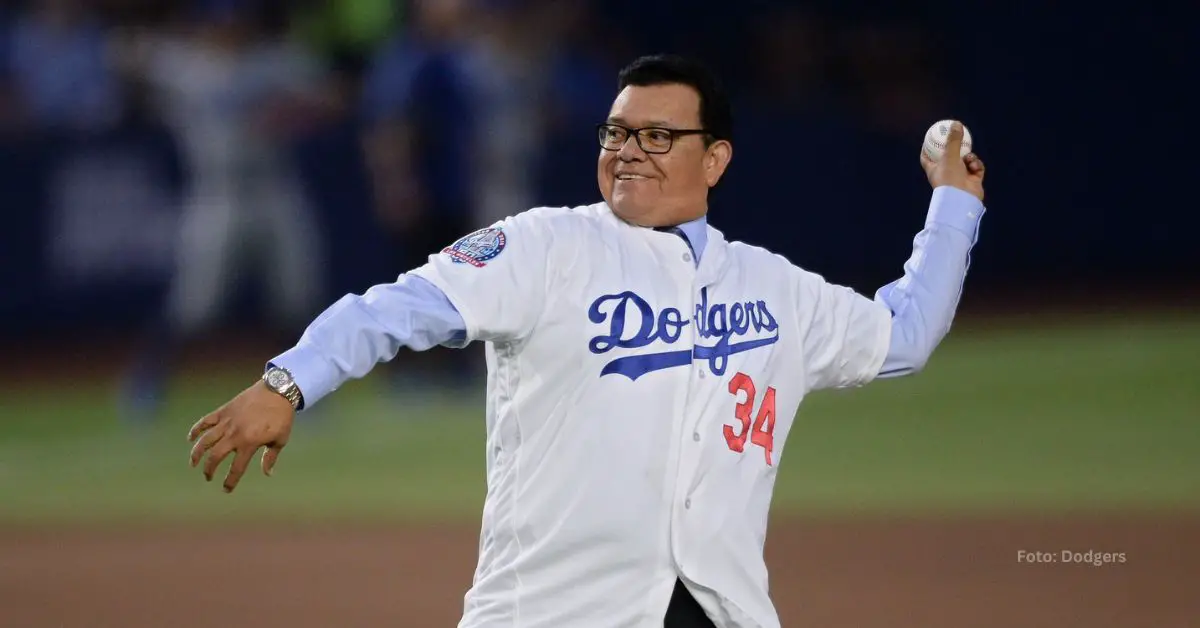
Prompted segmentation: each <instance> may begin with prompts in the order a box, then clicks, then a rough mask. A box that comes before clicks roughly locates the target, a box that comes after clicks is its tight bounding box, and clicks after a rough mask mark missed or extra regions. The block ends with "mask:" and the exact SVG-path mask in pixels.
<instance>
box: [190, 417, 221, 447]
mask: <svg viewBox="0 0 1200 628" xmlns="http://www.w3.org/2000/svg"><path fill="white" fill-rule="evenodd" d="M220 420H221V418H220V412H213V413H212V414H209V415H208V416H206V417H204V418H203V419H200V420H199V421H196V423H195V424H194V425H192V429H190V430H188V442H189V443H190V442H192V441H194V440H196V437H197V436H199V435H201V434H203V433H204V431H205V430H207V429H209V428H211V427H213V426H214V425H216V424H217V423H218V422H220Z"/></svg>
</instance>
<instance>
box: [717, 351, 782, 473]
mask: <svg viewBox="0 0 1200 628" xmlns="http://www.w3.org/2000/svg"><path fill="white" fill-rule="evenodd" d="M743 392H744V393H746V400H745V401H742V402H739V403H738V404H737V407H736V408H735V409H734V412H733V415H734V417H735V418H737V420H738V421H739V422H741V428H740V429H735V428H734V426H732V425H726V426H725V430H724V431H725V442H726V443H728V444H729V448H730V449H732V450H733V451H736V452H738V453H741V452H743V451H745V449H746V440H747V439H749V441H750V443H751V444H752V445H758V446H759V447H762V448H763V452H764V455H765V456H766V459H767V466H771V451H772V450H773V449H774V448H775V436H774V433H775V389H774V388H771V387H768V388H767V392H766V393H765V394H764V395H763V399H762V404H761V405H759V406H758V416H756V417H754V420H753V422H751V415H752V414H753V412H754V397H755V395H756V391H755V389H754V380H752V379H750V376H749V375H746V374H745V373H738V374H737V375H734V376H733V379H731V380H729V393H730V394H731V395H733V396H734V397H737V396H738V393H743Z"/></svg>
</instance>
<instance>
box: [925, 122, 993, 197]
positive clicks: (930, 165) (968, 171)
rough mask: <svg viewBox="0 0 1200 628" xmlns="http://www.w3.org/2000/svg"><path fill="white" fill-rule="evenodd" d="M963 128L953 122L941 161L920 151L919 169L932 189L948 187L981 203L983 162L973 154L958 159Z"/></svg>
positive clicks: (960, 124)
mask: <svg viewBox="0 0 1200 628" xmlns="http://www.w3.org/2000/svg"><path fill="white" fill-rule="evenodd" d="M962 138H963V128H962V123H959V122H955V123H954V124H952V125H951V126H950V133H949V135H947V137H946V149H945V150H944V151H942V157H941V159H939V160H937V161H934V160H932V159H930V158H929V156H928V155H926V154H925V151H921V167H922V168H924V169H925V176H926V177H928V179H929V185H932V186H933V187H934V188H938V187H941V186H943V185H948V186H950V187H955V188H958V189H960V190H963V191H966V192H970V193H971V194H973V195H974V196H975V198H977V199H979V200H980V201H983V173H984V167H983V160H982V159H980V158H979V156H978V155H976V154H975V153H968V154H967V156H966V157H960V156H959V155H960V154H961V152H962Z"/></svg>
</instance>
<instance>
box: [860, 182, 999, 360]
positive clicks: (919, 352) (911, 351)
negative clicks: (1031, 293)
mask: <svg viewBox="0 0 1200 628" xmlns="http://www.w3.org/2000/svg"><path fill="white" fill-rule="evenodd" d="M983 213H984V206H983V203H982V202H980V200H979V199H977V198H975V196H974V195H972V194H970V193H968V192H965V191H963V190H959V189H957V188H953V187H949V186H943V187H939V188H937V189H935V190H934V191H933V197H932V199H931V200H930V203H929V213H928V215H927V216H926V219H925V228H924V229H922V230H921V232H920V233H918V234H917V236H916V238H914V240H913V252H912V256H911V257H909V258H908V261H906V262H905V263H904V276H903V277H901V278H900V279H898V280H896V281H893V282H892V283H889V284H887V285H885V286H883V287H882V288H880V289H879V290H878V291H877V292H876V293H875V300H876V301H879V302H881V303H883V304H885V305H886V306H887V307H888V308H889V309H890V310H891V311H892V339H891V345H890V347H889V348H888V353H887V357H886V358H884V361H883V367H882V369H880V372H879V377H881V378H886V377H899V376H902V375H908V374H911V373H915V372H917V371H920V370H921V369H922V368H924V366H925V363H926V362H927V361H928V360H929V357H930V355H932V354H933V350H934V349H935V348H937V345H938V343H940V342H941V341H942V339H943V338H945V336H946V334H947V333H949V332H950V324H951V321H953V319H954V313H955V310H956V309H957V308H958V301H959V297H960V296H961V295H962V286H963V281H964V280H965V279H966V275H967V269H968V267H970V265H971V248H972V247H973V246H975V243H976V242H977V241H978V239H979V223H980V220H981V219H982V218H983Z"/></svg>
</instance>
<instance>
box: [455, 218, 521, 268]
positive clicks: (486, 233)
mask: <svg viewBox="0 0 1200 628" xmlns="http://www.w3.org/2000/svg"><path fill="white" fill-rule="evenodd" d="M507 239H508V238H507V237H506V236H505V235H504V231H503V230H502V229H501V228H500V227H487V228H486V229H480V230H479V231H476V232H474V233H470V234H468V235H465V236H463V237H461V238H459V239H458V241H457V242H455V243H454V244H451V245H450V246H448V247H446V248H444V249H442V253H443V254H444V255H447V256H449V257H450V260H451V261H453V262H454V263H455V264H470V265H472V266H474V267H476V268H482V267H484V266H487V263H488V262H490V261H492V260H494V259H496V257H498V256H499V255H500V254H501V253H503V252H504V246H505V244H506V243H507Z"/></svg>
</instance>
